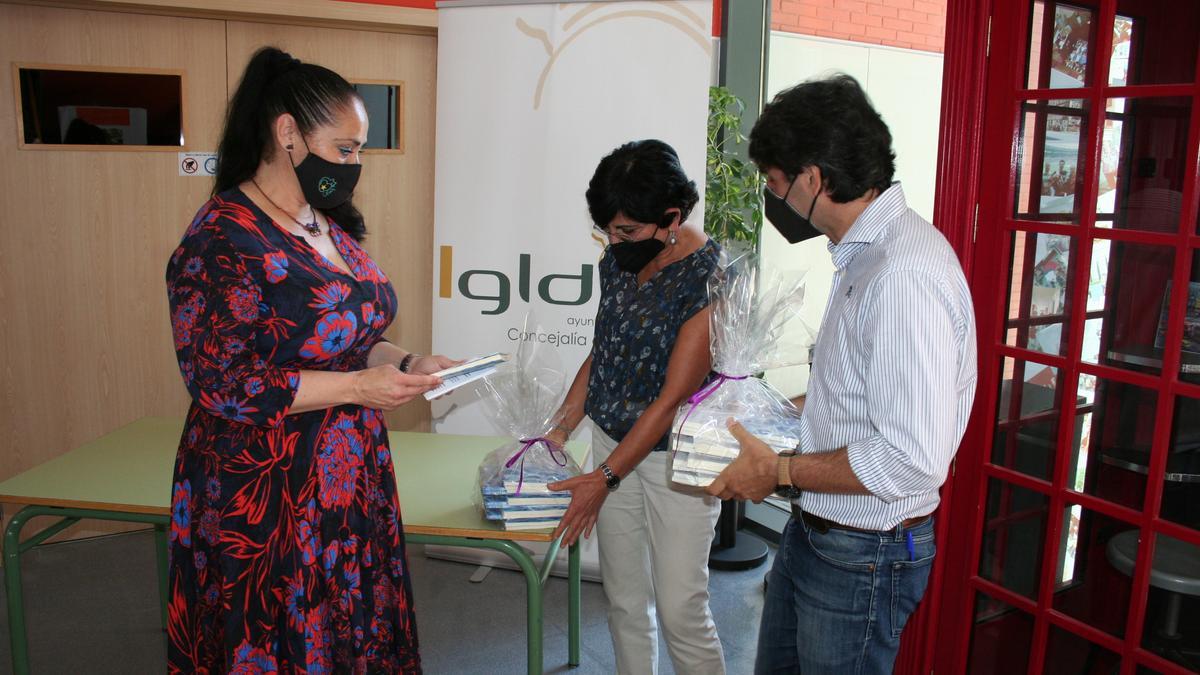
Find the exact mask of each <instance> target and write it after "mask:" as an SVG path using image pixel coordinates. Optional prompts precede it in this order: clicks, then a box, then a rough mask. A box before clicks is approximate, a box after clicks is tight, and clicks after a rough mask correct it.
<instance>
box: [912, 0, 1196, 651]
mask: <svg viewBox="0 0 1200 675" xmlns="http://www.w3.org/2000/svg"><path fill="white" fill-rule="evenodd" d="M1031 4H1032V3H1030V2H1027V1H1025V0H997V1H994V2H970V1H969V0H962V1H957V0H950V2H949V5H948V8H947V9H948V12H947V31H946V34H947V36H948V39H947V46H946V47H947V51H946V72H945V78H944V82H945V83H946V84H945V90H944V92H943V126H944V128H943V134H942V139H941V148H940V157H939V160H940V162H939V182H938V185H939V195H938V203H937V206H936V208H935V223H936V224H938V225H939V227H940V228H941V229H942V230H943V232H946V233H947V235H948V237H950V239H951V242H952V244H954V245H955V247H956V250H958V251H959V253H960V257H961V259H962V261H963V265H964V269H965V270H966V271H967V274H968V278H969V279H970V281H971V285H972V292H973V295H974V297H975V310H976V318H977V322H978V332H979V340H980V344H979V347H980V370H979V386H978V390H977V391H978V393H977V395H976V402H975V408H974V411H973V415H972V419H971V422H970V424H969V426H968V429H967V434H966V437H965V438H964V441H963V444H962V449H961V450H960V452H959V455H958V459H957V461H956V466H955V470H954V473H953V476H952V478H951V480H950V481H949V483H948V485H947V487H946V489H945V490H944V497H943V509H942V518H941V523H940V527H939V548H940V551H941V553H942V555H941V556H939V557H940V558H942V560H941V561H939V565H938V566H937V568H935V572H934V578H933V579H932V580H931V586H930V592H929V593H928V594H927V598H926V602H925V603H924V604H926V605H929V604H932V607H926V608H923V611H924V612H925V614H926V615H927V616H923V617H922V618H924V619H926V620H927V623H925V622H922V623H920V624H919V625H918V627H917V628H916V631H917V632H918V633H919V635H917V636H910V635H906V636H905V637H906V649H907V651H909V652H910V656H909V658H908V659H901V661H900V662H898V664H897V666H898V667H897V672H922V673H928V672H929V671H930V669H931V668H932V669H933V670H934V671H936V672H951V673H959V672H965V670H966V666H967V658H968V653H969V642H970V639H971V629H972V625H973V622H974V602H975V596H976V592H977V591H983V592H985V593H986V594H988V595H990V596H991V597H993V598H995V599H997V600H1000V601H1002V602H1004V603H1007V604H1009V605H1011V606H1013V607H1015V608H1018V609H1020V610H1023V611H1025V612H1027V613H1029V614H1030V615H1031V616H1032V618H1033V622H1034V627H1033V637H1032V643H1031V654H1030V655H1029V657H1030V658H1029V664H1031V665H1030V672H1041V671H1042V668H1043V665H1042V662H1043V661H1044V659H1045V653H1046V645H1047V641H1048V635H1049V631H1050V628H1051V627H1057V628H1061V629H1064V630H1067V631H1069V632H1071V633H1074V634H1076V635H1079V636H1081V637H1083V638H1085V639H1087V640H1089V641H1091V642H1093V643H1095V644H1097V645H1099V646H1101V647H1104V648H1106V649H1108V650H1110V651H1112V652H1114V653H1116V654H1118V655H1120V656H1121V657H1122V666H1121V672H1122V673H1133V672H1135V671H1136V669H1137V668H1138V667H1139V666H1146V667H1149V668H1153V669H1156V670H1159V671H1162V672H1165V673H1186V672H1189V671H1187V670H1185V669H1184V668H1182V667H1181V666H1179V665H1178V664H1176V663H1174V662H1171V661H1167V660H1165V659H1163V658H1162V657H1160V656H1158V655H1157V654H1154V653H1153V652H1150V651H1148V650H1146V649H1144V648H1143V647H1142V645H1141V643H1142V635H1143V630H1142V629H1143V625H1144V622H1145V620H1146V617H1145V609H1146V601H1147V596H1148V589H1149V571H1150V565H1149V564H1148V563H1149V562H1150V560H1151V557H1152V556H1153V549H1154V540H1155V538H1156V537H1155V536H1154V535H1158V534H1165V535H1169V536H1171V537H1175V538H1177V539H1180V540H1183V541H1186V542H1190V543H1193V544H1198V545H1200V533H1197V531H1196V530H1193V529H1190V528H1187V527H1185V526H1182V525H1180V524H1177V523H1175V522H1172V521H1169V520H1165V519H1163V518H1161V517H1160V516H1159V515H1158V512H1159V508H1160V506H1161V502H1162V495H1163V480H1162V479H1161V476H1162V475H1163V473H1164V471H1165V469H1166V462H1167V459H1168V453H1167V448H1168V446H1169V444H1170V441H1171V438H1170V435H1171V431H1172V427H1171V422H1172V416H1173V414H1174V410H1175V405H1174V403H1175V399H1176V397H1178V396H1187V397H1192V398H1200V386H1197V385H1195V384H1190V383H1187V382H1183V381H1181V380H1180V378H1179V370H1180V352H1179V350H1166V352H1165V354H1164V357H1163V364H1162V371H1161V372H1162V373H1163V374H1162V375H1160V376H1156V375H1150V374H1146V373H1139V372H1134V371H1132V370H1126V369H1122V368H1118V367H1114V366H1110V365H1103V364H1100V365H1097V364H1090V363H1081V350H1082V339H1081V338H1080V336H1081V334H1082V331H1083V328H1084V322H1085V320H1086V319H1087V318H1089V316H1088V314H1089V313H1087V312H1085V311H1082V310H1083V309H1084V308H1086V305H1087V284H1086V283H1074V284H1073V285H1072V286H1069V287H1068V292H1069V293H1070V294H1071V296H1070V304H1069V307H1074V308H1077V309H1075V310H1074V311H1072V312H1071V316H1070V322H1069V330H1067V331H1065V335H1066V339H1067V340H1068V343H1067V349H1066V350H1065V351H1064V352H1063V354H1062V355H1048V354H1044V353H1040V352H1035V351H1030V350H1027V349H1023V348H1020V347H1016V346H1012V345H1007V344H1005V341H1004V331H1005V330H1006V326H1008V327H1012V325H1013V324H1012V322H1010V321H1008V316H1007V315H1008V312H1009V307H1008V297H1007V292H1008V283H1009V276H1010V270H1009V263H1010V261H1009V252H1010V251H1011V250H1012V249H1011V246H1012V240H1013V236H1014V233H1015V232H1017V231H1023V232H1029V233H1045V234H1060V235H1070V236H1072V237H1074V240H1073V242H1074V243H1073V245H1072V251H1071V255H1072V259H1071V267H1072V268H1073V269H1079V270H1086V269H1088V268H1089V263H1090V258H1091V254H1092V247H1091V243H1092V241H1094V240H1095V239H1107V240H1110V241H1113V242H1125V243H1134V244H1153V245H1159V246H1167V247H1171V248H1172V249H1173V250H1174V251H1175V260H1174V267H1173V270H1172V286H1171V289H1172V290H1171V300H1170V301H1171V307H1172V312H1171V313H1170V314H1169V320H1168V323H1167V337H1166V339H1167V344H1178V343H1179V342H1180V341H1181V339H1182V332H1183V323H1184V312H1183V311H1182V310H1181V309H1180V308H1181V306H1182V303H1183V302H1184V301H1185V300H1186V294H1187V288H1188V282H1189V281H1190V276H1191V274H1190V271H1191V265H1192V260H1193V257H1194V256H1195V255H1197V253H1196V251H1197V248H1198V247H1200V237H1198V236H1197V235H1196V226H1195V224H1196V222H1197V217H1196V216H1197V201H1198V197H1200V195H1198V190H1197V183H1198V181H1200V165H1198V161H1197V156H1198V154H1200V50H1198V53H1197V61H1198V66H1197V69H1196V76H1195V77H1194V79H1193V81H1192V82H1191V83H1185V84H1177V85H1162V84H1153V85H1129V86H1121V87H1109V86H1105V85H1106V83H1107V81H1108V72H1107V70H1108V65H1109V63H1108V58H1107V56H1108V54H1109V53H1110V51H1111V47H1112V45H1111V43H1112V34H1111V30H1109V27H1110V26H1111V25H1112V22H1113V19H1114V16H1115V14H1116V8H1117V2H1116V0H1098V1H1096V2H1072V3H1066V4H1079V5H1089V6H1092V8H1093V11H1096V14H1095V16H1096V19H1095V23H1094V25H1095V26H1097V27H1098V29H1097V30H1095V31H1094V32H1095V38H1096V42H1097V46H1096V48H1095V50H1094V51H1093V56H1092V57H1091V59H1090V63H1089V66H1088V67H1089V68H1090V69H1091V70H1092V74H1091V78H1092V79H1091V81H1092V83H1093V84H1092V86H1089V87H1085V88H1082V89H1073V90H1069V91H1064V90H1062V89H1027V88H1025V77H1026V58H1027V55H1028V50H1029V35H1028V31H1029V25H1030V23H1029V11H1030V7H1031ZM1096 6H1098V11H1097V10H1096ZM989 25H990V35H988V26H989ZM1134 39H1137V37H1136V36H1135V38H1134ZM989 43H990V51H991V53H990V54H988V53H987V49H988V45H989ZM1146 96H1175V97H1188V98H1191V100H1192V107H1191V118H1190V120H1189V125H1188V127H1189V128H1188V138H1187V146H1186V148H1187V150H1186V153H1187V154H1186V161H1187V167H1188V168H1187V177H1186V180H1185V182H1184V192H1183V196H1182V203H1183V208H1182V213H1181V218H1182V224H1183V226H1182V227H1180V228H1178V229H1177V231H1176V232H1175V233H1158V232H1144V231H1137V230H1118V229H1107V228H1097V226H1096V222H1097V218H1096V216H1095V213H1094V208H1093V209H1088V208H1085V209H1083V210H1082V211H1081V213H1080V220H1079V224H1078V225H1066V224H1061V223H1054V222H1042V221H1037V222H1030V221H1023V220H1018V219H1016V218H1014V217H1013V209H1012V205H1013V203H1014V202H1013V195H1014V193H1015V190H1016V187H1017V181H1018V179H1019V170H1020V163H1019V161H1018V158H1017V154H1016V148H1017V146H1018V144H1019V143H1020V133H1021V115H1022V103H1024V102H1027V101H1030V100H1034V101H1041V100H1051V99H1063V98H1082V99H1084V100H1085V101H1086V102H1088V103H1089V106H1088V117H1087V127H1086V129H1087V133H1086V135H1085V136H1084V138H1085V142H1086V147H1085V149H1084V153H1085V154H1084V157H1085V162H1084V168H1083V171H1084V179H1083V183H1082V185H1081V186H1080V187H1081V191H1080V194H1079V195H1078V199H1080V200H1081V203H1082V204H1089V205H1090V204H1095V200H1096V190H1097V187H1096V186H1097V180H1096V175H1097V172H1098V171H1099V170H1100V169H1099V167H1100V152H1101V147H1100V140H1101V138H1102V134H1103V124H1104V119H1105V115H1104V111H1105V102H1106V99H1108V98H1118V97H1146ZM985 116H986V117H985ZM981 119H986V120H987V122H986V124H980V120H981ZM963 167H967V169H966V170H964V169H963ZM998 186H1003V189H998ZM947 192H950V194H947ZM976 205H977V211H976ZM964 220H967V221H968V222H969V221H970V220H974V221H975V222H974V225H975V227H974V230H975V237H974V238H973V240H972V239H971V238H969V236H968V235H969V234H970V233H969V232H967V233H964V232H962V231H961V230H962V229H963V228H962V227H961V223H963V221H964ZM955 222H957V223H958V224H959V225H958V226H956V225H955V224H954V223H955ZM1090 318H1095V317H1090ZM1018 325H1019V322H1018ZM1004 357H1010V358H1012V359H1015V360H1018V361H1035V362H1037V363H1042V364H1046V365H1049V366H1052V367H1055V368H1057V369H1058V373H1059V382H1060V384H1059V389H1060V390H1061V391H1068V392H1073V391H1075V386H1076V383H1077V381H1078V378H1079V376H1080V374H1081V373H1084V374H1090V375H1095V376H1098V377H1101V378H1104V379H1106V380H1109V381H1115V382H1120V383H1126V384H1132V385H1137V386H1140V387H1145V388H1147V389H1149V390H1152V391H1154V392H1156V393H1157V395H1158V405H1157V410H1156V419H1155V426H1154V435H1153V440H1152V443H1153V444H1152V448H1151V461H1150V466H1149V476H1148V480H1147V483H1146V498H1145V502H1144V504H1143V509H1142V510H1140V511H1139V510H1135V509H1131V508H1128V507H1125V506H1122V505H1119V504H1115V503H1112V502H1109V501H1105V500H1103V499H1100V498H1097V497H1095V496H1092V495H1089V494H1080V493H1077V492H1074V491H1073V490H1071V489H1070V488H1069V487H1068V484H1067V473H1068V469H1069V464H1070V462H1069V454H1070V448H1071V444H1072V436H1073V432H1074V427H1075V418H1076V417H1077V416H1079V415H1082V414H1084V413H1085V412H1086V410H1085V409H1084V408H1080V407H1078V406H1072V405H1069V404H1067V405H1060V406H1059V408H1058V413H1057V414H1059V415H1060V417H1059V419H1060V421H1059V426H1058V435H1057V438H1056V452H1055V456H1054V467H1053V472H1052V475H1051V480H1050V481H1045V480H1040V479H1038V478H1035V477H1032V476H1029V475H1026V474H1023V473H1020V472H1018V471H1016V470H1013V469H1011V468H1007V467H1004V466H1000V465H995V464H992V463H991V462H990V455H991V447H992V444H993V440H994V435H995V433H996V424H995V411H996V405H997V397H998V389H999V383H1000V376H1001V375H1000V368H999V364H1000V363H1002V361H1003V359H1004ZM1068 400H1070V399H1069V398H1068ZM1155 477H1158V478H1155ZM989 479H998V480H1002V481H1005V482H1007V483H1010V484H1012V485H1015V486H1018V487H1021V488H1025V489H1028V490H1032V491H1034V492H1037V493H1039V494H1043V495H1045V496H1046V497H1047V498H1048V500H1049V506H1048V510H1049V513H1050V514H1060V513H1062V512H1063V510H1064V508H1066V507H1068V506H1069V505H1075V504H1078V505H1081V506H1083V507H1084V508H1085V509H1089V510H1091V511H1093V512H1095V513H1097V514H1101V515H1104V516H1108V517H1111V518H1115V519H1118V520H1122V521H1127V522H1128V523H1129V524H1130V526H1131V527H1137V528H1139V529H1140V530H1141V532H1142V533H1143V545H1141V546H1139V548H1138V556H1137V561H1136V567H1135V572H1134V576H1133V578H1132V580H1131V596H1130V607H1129V611H1128V615H1127V617H1126V625H1125V631H1124V637H1123V638H1117V637H1114V636H1112V635H1109V634H1108V633H1106V632H1103V631H1101V630H1099V629H1097V628H1095V627H1094V626H1091V625H1088V624H1086V623H1084V622H1082V621H1080V620H1078V619H1077V618H1074V617H1072V616H1069V615H1067V614H1064V613H1062V612H1060V611H1057V610H1055V609H1054V605H1053V600H1054V593H1055V591H1056V589H1057V584H1054V583H1047V579H1049V578H1050V577H1052V576H1054V574H1055V571H1056V566H1057V555H1056V552H1057V550H1058V545H1059V544H1058V542H1059V540H1060V538H1061V536H1062V529H1063V522H1062V518H1059V517H1049V518H1048V519H1047V521H1046V532H1045V533H1044V537H1045V540H1044V541H1045V543H1044V548H1043V550H1044V552H1045V553H1044V555H1043V558H1042V563H1041V568H1040V570H1039V579H1040V583H1039V591H1038V596H1037V598H1036V600H1030V599H1029V598H1026V597H1025V596H1022V595H1020V594H1018V593H1015V592H1013V591H1010V590H1008V589H1006V588H1004V587H1002V586H1000V585H999V584H996V583H994V582H991V581H989V580H987V579H985V578H982V577H980V576H979V574H978V569H979V567H978V566H979V558H980V542H981V537H982V534H983V532H984V528H985V527H988V525H989V524H988V522H986V519H985V504H984V500H985V497H986V489H987V483H988V480H989ZM1147 535H1150V536H1147ZM910 625H911V624H910Z"/></svg>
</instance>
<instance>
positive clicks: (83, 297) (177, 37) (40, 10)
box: [0, 4, 226, 490]
mask: <svg viewBox="0 0 1200 675" xmlns="http://www.w3.org/2000/svg"><path fill="white" fill-rule="evenodd" d="M14 62H22V63H43V64H64V65H75V66H79V65H84V66H87V65H94V66H108V67H128V68H168V69H178V70H182V71H184V73H185V74H184V80H183V94H184V99H185V100H184V124H185V128H186V132H187V136H186V140H187V143H188V146H187V149H192V150H211V149H212V148H213V147H214V146H215V145H216V136H217V132H218V128H219V125H220V118H221V114H222V112H223V108H224V98H225V97H224V93H225V87H226V83H225V67H224V66H225V26H224V23H223V22H221V21H210V20H202V19H181V18H171V17H158V16H137V15H129V14H116V13H110V12H92V11H79V10H66V9H54V8H44V7H31V6H24V5H11V4H0V186H3V188H2V191H0V195H3V196H2V197H0V200H2V203H3V208H0V308H2V309H0V344H2V345H4V348H5V358H4V359H2V360H0V430H2V432H0V433H3V441H2V442H3V447H4V450H3V452H0V478H6V477H8V476H11V475H13V474H16V473H19V472H20V471H22V470H24V469H27V468H29V467H31V466H34V465H36V464H39V463H41V462H44V461H46V460H48V459H50V458H52V457H54V456H56V455H58V454H60V453H62V452H63V451H65V450H68V449H70V448H72V447H74V446H76V445H78V444H80V443H82V442H85V441H87V440H90V439H92V438H95V437H97V436H99V435H101V434H103V433H105V432H107V431H109V430H111V429H114V428H116V427H118V426H120V425H123V424H126V423H128V422H131V421H133V420H135V419H137V418H139V417H142V416H145V415H164V414H180V413H181V411H183V410H184V409H185V406H186V403H187V394H186V392H185V391H184V389H183V385H182V381H181V380H180V377H179V372H178V368H177V366H176V364H175V358H174V351H173V348H172V342H171V332H170V326H169V323H168V315H167V300H166V291H165V287H164V283H163V274H164V270H165V269H166V262H167V257H168V256H169V255H170V252H171V251H172V250H173V248H174V247H175V246H176V245H177V244H178V242H179V237H180V235H181V233H182V231H183V228H184V227H185V226H186V224H187V222H188V221H189V219H190V217H191V216H192V214H193V213H194V212H195V209H196V207H197V206H198V205H199V204H201V203H202V202H203V201H204V198H205V195H206V194H207V193H208V191H209V189H210V183H209V181H207V180H205V179H201V178H190V177H186V178H185V177H179V176H178V170H177V168H176V161H177V155H176V153H175V152H161V151H157V152H154V151H146V152H140V151H95V150H21V149H19V148H18V147H17V146H18V143H17V141H18V138H17V114H18V108H17V102H16V101H15V100H14V96H15V87H14V85H13V81H12V79H13V69H12V64H13V63H14ZM181 149H182V148H181ZM168 488H169V486H168V485H164V487H163V489H164V490H166V489H168Z"/></svg>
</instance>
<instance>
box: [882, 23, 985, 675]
mask: <svg viewBox="0 0 1200 675" xmlns="http://www.w3.org/2000/svg"><path fill="white" fill-rule="evenodd" d="M991 8H992V0H948V2H947V4H946V42H945V52H944V58H943V71H942V104H941V128H940V130H939V137H938V167H937V194H936V195H935V196H934V204H933V224H934V225H935V226H936V227H937V228H938V229H939V230H940V231H941V232H942V234H943V235H945V237H946V239H947V240H949V242H950V245H951V246H953V247H954V250H955V252H956V253H957V254H958V258H959V262H960V264H961V265H962V267H963V272H964V273H965V274H966V275H967V278H968V279H969V278H971V273H972V269H973V268H974V258H975V242H974V234H975V214H976V204H977V203H978V195H979V185H980V180H979V177H980V168H981V162H980V157H981V155H982V150H983V125H982V124H980V120H982V118H983V101H984V84H985V77H986V72H985V68H986V64H987V41H988V20H989V18H988V17H989V15H990V14H991ZM977 310H978V308H977ZM976 405H978V401H977V402H976ZM975 417H976V416H975V415H973V416H972V420H974V419H975ZM970 442H971V430H970V428H968V431H967V435H966V437H964V440H963V444H962V446H961V447H962V448H963V449H962V450H960V451H959V454H958V458H957V459H956V461H955V466H954V468H953V473H952V476H958V475H961V474H962V472H963V471H964V464H970V463H972V462H974V461H976V460H977V459H978V457H977V455H980V453H978V452H971V451H968V450H967V448H971V447H978V446H972V445H971V444H970ZM978 470H979V468H978V467H976V468H975V471H978ZM967 471H968V472H970V470H969V469H968V470H967ZM958 482H959V481H957V480H955V479H954V478H953V477H952V479H951V480H948V481H946V484H945V485H944V486H943V487H942V503H941V506H940V507H939V510H938V512H937V533H936V537H937V541H938V549H939V554H938V556H937V557H936V558H934V566H933V570H932V572H931V574H930V579H929V585H928V590H927V591H926V592H925V598H924V599H923V600H922V601H921V605H920V606H919V608H918V609H917V612H916V613H915V614H914V615H913V616H912V618H911V619H909V622H908V625H907V627H906V628H905V631H904V638H903V640H902V643H901V646H900V653H899V655H898V656H897V659H896V667H895V672H896V673H898V674H900V675H918V674H924V673H930V672H931V671H932V670H933V669H934V668H936V669H937V670H938V672H951V671H949V670H945V669H944V667H943V666H941V665H936V656H937V655H938V654H939V653H941V650H942V649H943V648H944V646H945V641H944V640H941V639H939V635H944V633H943V631H944V626H943V625H942V620H941V618H942V616H943V614H944V612H943V611H942V607H943V606H944V604H945V600H944V599H945V598H954V597H956V596H957V593H959V592H960V590H957V589H956V588H955V586H956V585H957V586H960V587H961V586H962V584H961V583H958V584H955V583H947V582H948V581H950V580H952V579H956V578H957V577H958V576H959V575H954V574H947V570H952V569H955V566H954V565H955V560H956V557H958V556H959V555H961V553H962V552H963V551H969V548H967V547H965V546H960V545H959V539H960V537H958V536H956V535H953V534H951V533H958V532H963V531H965V530H964V522H969V521H970V518H971V516H972V514H974V513H976V511H977V508H978V502H979V495H978V494H976V492H975V490H973V489H967V490H965V491H964V490H959V492H961V493H962V494H956V485H957V484H958Z"/></svg>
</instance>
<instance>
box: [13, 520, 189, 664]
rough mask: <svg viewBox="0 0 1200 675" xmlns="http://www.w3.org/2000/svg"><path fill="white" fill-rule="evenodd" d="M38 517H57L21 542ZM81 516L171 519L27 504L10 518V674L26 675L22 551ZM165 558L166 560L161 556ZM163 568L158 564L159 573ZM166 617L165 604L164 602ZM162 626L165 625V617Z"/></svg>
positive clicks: (159, 524) (158, 522) (161, 525)
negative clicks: (52, 522)
mask: <svg viewBox="0 0 1200 675" xmlns="http://www.w3.org/2000/svg"><path fill="white" fill-rule="evenodd" d="M37 516H57V517H59V518H61V520H59V521H58V522H56V523H54V524H53V525H51V526H49V527H47V528H46V529H44V530H42V531H40V532H38V533H37V534H35V535H33V536H32V537H30V538H29V539H28V540H27V541H25V542H22V541H21V530H22V529H24V527H25V525H26V524H27V523H28V522H29V521H30V520H31V519H33V518H35V517H37ZM82 518H88V519H93V520H115V521H119V522H131V523H147V524H151V525H155V526H156V528H162V529H163V532H164V533H165V531H166V530H165V525H166V524H167V523H168V522H170V517H168V516H161V515H152V514H148V513H123V512H120V511H103V510H99V509H74V508H65V507H58V506H38V505H33V506H26V507H25V508H23V509H21V510H20V511H19V512H18V513H17V515H15V516H13V518H12V520H11V521H9V523H8V527H6V528H5V529H4V587H5V591H6V595H7V598H6V599H7V601H8V641H9V646H10V649H11V650H12V666H13V675H28V673H29V647H28V642H27V641H26V628H25V601H24V596H23V593H22V588H21V554H22V553H24V552H26V551H28V550H29V549H31V548H33V547H34V546H37V545H38V544H41V543H42V542H44V541H46V540H47V539H49V538H50V537H53V536H54V535H56V534H58V533H59V532H62V531H63V530H65V529H66V528H68V527H70V526H71V525H74V524H75V523H77V522H79V520H80V519H82ZM164 560H165V559H164ZM161 573H162V568H161V567H160V574H161ZM159 583H160V588H162V585H164V584H165V583H166V581H165V577H163V578H162V579H160V581H159ZM163 613H164V619H165V613H166V605H165V604H164V605H163ZM163 625H164V626H165V625H166V623H165V620H164V624H163Z"/></svg>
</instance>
